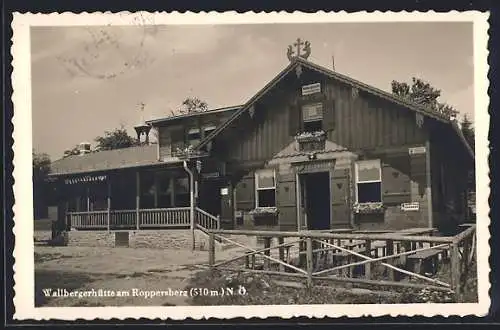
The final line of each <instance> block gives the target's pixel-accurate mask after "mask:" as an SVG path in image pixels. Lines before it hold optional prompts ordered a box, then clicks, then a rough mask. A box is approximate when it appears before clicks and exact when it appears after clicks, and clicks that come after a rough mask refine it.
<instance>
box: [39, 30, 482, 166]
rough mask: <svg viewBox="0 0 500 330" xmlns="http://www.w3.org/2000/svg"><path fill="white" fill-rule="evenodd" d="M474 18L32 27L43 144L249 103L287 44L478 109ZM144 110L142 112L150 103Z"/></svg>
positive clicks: (55, 151) (364, 74)
mask: <svg viewBox="0 0 500 330" xmlns="http://www.w3.org/2000/svg"><path fill="white" fill-rule="evenodd" d="M472 33H473V31H472V23H465V22H464V23H460V22H459V23H457V22H450V23H439V22H426V23H414V22H401V23H314V24H307V23H299V24H241V25H157V26H112V27H110V26H104V27H97V26H92V27H84V26H78V27H77V26H75V27H73V26H70V27H68V26H61V27H32V28H31V74H32V116H33V120H32V129H33V148H34V149H35V151H36V152H39V153H41V152H43V153H47V154H48V155H49V156H50V157H51V159H52V160H56V159H59V158H61V156H62V155H63V152H64V150H67V149H70V148H72V147H74V146H75V145H76V144H78V143H80V142H83V141H88V142H91V143H93V145H95V142H94V139H95V137H97V136H100V135H103V134H104V132H105V131H112V130H114V129H115V128H119V127H121V126H123V127H125V128H126V129H127V130H128V132H129V134H131V135H133V136H135V132H134V130H133V126H134V125H136V124H138V123H140V122H141V121H142V120H144V119H146V120H149V119H155V118H161V117H165V116H167V115H169V114H170V113H171V112H172V111H173V112H176V111H178V109H179V108H180V105H181V103H182V101H183V100H184V99H185V98H186V97H189V96H195V97H198V98H200V99H202V100H204V101H206V102H207V103H208V105H209V107H210V108H218V107H224V106H232V105H238V104H243V103H245V102H246V101H247V100H248V99H249V98H251V97H252V96H253V95H254V94H255V93H256V92H258V91H259V90H260V89H261V88H262V87H263V86H264V85H265V84H266V83H267V82H269V81H270V80H271V79H273V78H274V76H275V75H276V74H277V73H278V72H280V71H281V70H282V69H283V68H285V67H286V66H287V65H288V63H289V61H288V59H287V56H286V49H287V47H288V45H290V44H292V43H293V42H295V40H296V39H297V38H298V37H300V38H301V39H302V40H308V41H309V42H310V43H311V49H312V52H311V55H310V57H309V59H308V60H309V61H312V62H314V63H316V64H319V65H322V66H325V67H327V68H331V67H332V56H334V58H335V70H336V71H337V72H339V73H342V74H345V75H348V76H350V77H352V78H354V79H357V80H360V81H362V82H364V83H367V84H369V85H372V86H375V87H378V88H380V89H383V90H386V91H390V88H391V87H390V83H391V81H392V80H398V81H406V82H410V81H411V78H412V77H419V78H421V79H424V80H426V81H428V82H430V83H431V84H432V85H433V86H435V87H436V88H438V89H440V90H441V98H440V101H441V102H446V103H448V104H450V105H452V106H454V107H455V108H456V109H457V110H459V112H460V113H461V114H462V115H463V114H465V113H466V114H468V115H470V116H471V117H472V118H473V115H474V95H473V90H474V87H473V86H474V85H473V83H474V81H473V74H474V72H473V35H472ZM141 103H144V105H145V106H144V110H143V111H140V108H141V106H140V104H141Z"/></svg>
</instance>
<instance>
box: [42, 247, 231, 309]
mask: <svg viewBox="0 0 500 330" xmlns="http://www.w3.org/2000/svg"><path fill="white" fill-rule="evenodd" d="M235 253H236V252H235V250H229V251H222V252H218V257H219V258H221V259H223V258H226V257H230V256H232V255H234V254H235ZM207 261H208V252H206V251H189V250H155V249H131V248H91V247H46V246H36V247H35V273H36V280H35V282H36V283H35V286H36V291H37V298H38V299H37V305H43V306H99V305H104V306H126V305H134V306H161V305H164V306H166V305H188V304H189V300H190V298H189V297H188V296H187V294H186V292H184V288H185V287H186V285H187V284H188V281H189V279H190V278H191V277H192V276H193V275H194V274H195V273H196V272H199V271H201V270H203V269H206V268H205V267H203V266H204V265H207ZM47 289H50V290H47ZM57 289H60V290H59V291H58V293H60V294H65V293H66V292H68V293H69V292H75V291H76V290H78V292H80V294H82V293H81V292H82V291H88V292H90V294H87V295H88V296H82V297H61V295H59V296H58V297H51V298H48V299H47V298H46V297H45V296H46V294H47V293H48V292H51V293H52V294H54V293H55V292H57ZM64 290H66V291H64ZM153 292H154V294H155V295H156V296H154V297H151V294H152V293H153ZM111 295H113V296H111Z"/></svg>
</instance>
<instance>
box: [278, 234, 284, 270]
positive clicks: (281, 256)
mask: <svg viewBox="0 0 500 330" xmlns="http://www.w3.org/2000/svg"><path fill="white" fill-rule="evenodd" d="M284 243H285V238H284V237H278V245H283V244H284ZM279 259H280V261H283V262H284V261H285V247H284V246H280V247H279ZM279 271H280V272H284V271H285V266H284V265H282V264H280V265H279Z"/></svg>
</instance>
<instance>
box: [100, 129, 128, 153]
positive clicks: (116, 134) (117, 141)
mask: <svg viewBox="0 0 500 330" xmlns="http://www.w3.org/2000/svg"><path fill="white" fill-rule="evenodd" d="M95 141H96V142H97V147H96V148H97V149H99V150H114V149H123V148H129V147H133V146H136V145H137V144H138V142H137V139H135V138H134V137H132V136H130V135H128V133H127V130H126V129H125V128H123V127H121V128H117V129H115V130H114V131H112V132H110V131H106V132H104V136H98V137H96V138H95Z"/></svg>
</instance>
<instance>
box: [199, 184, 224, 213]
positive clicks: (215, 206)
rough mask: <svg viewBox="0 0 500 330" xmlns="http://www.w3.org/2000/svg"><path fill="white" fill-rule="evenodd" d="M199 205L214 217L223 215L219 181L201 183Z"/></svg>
mask: <svg viewBox="0 0 500 330" xmlns="http://www.w3.org/2000/svg"><path fill="white" fill-rule="evenodd" d="M199 185H200V186H199V192H198V205H199V207H200V208H201V209H202V210H203V211H206V212H208V213H210V214H211V215H213V216H218V215H221V194H220V188H221V182H220V180H217V179H215V180H214V179H212V180H211V179H205V180H203V179H202V180H201V181H200V182H199Z"/></svg>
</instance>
